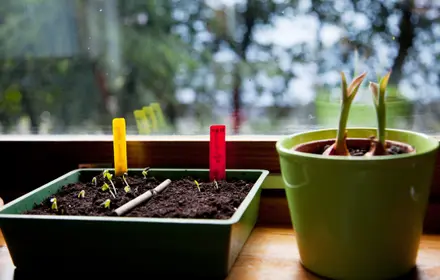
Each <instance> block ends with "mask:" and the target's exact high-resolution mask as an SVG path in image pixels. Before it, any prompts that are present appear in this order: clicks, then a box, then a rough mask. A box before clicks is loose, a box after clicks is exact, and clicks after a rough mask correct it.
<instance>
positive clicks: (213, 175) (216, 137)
mask: <svg viewBox="0 0 440 280" xmlns="http://www.w3.org/2000/svg"><path fill="white" fill-rule="evenodd" d="M209 135H210V139H209V178H210V180H211V181H214V180H224V179H226V139H225V137H226V126H225V125H211V127H210V133H209Z"/></svg>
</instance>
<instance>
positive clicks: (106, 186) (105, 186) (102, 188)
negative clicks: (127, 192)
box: [101, 183, 116, 198]
mask: <svg viewBox="0 0 440 280" xmlns="http://www.w3.org/2000/svg"><path fill="white" fill-rule="evenodd" d="M101 190H102V191H103V192H105V191H106V190H108V191H109V192H110V194H111V195H112V196H113V198H116V196H115V194H114V193H113V192H112V190H111V189H110V187H109V186H108V184H107V183H104V184H103V185H102V187H101Z"/></svg>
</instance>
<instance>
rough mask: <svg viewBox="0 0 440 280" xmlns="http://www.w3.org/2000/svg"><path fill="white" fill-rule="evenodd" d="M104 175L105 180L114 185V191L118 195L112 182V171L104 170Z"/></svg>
mask: <svg viewBox="0 0 440 280" xmlns="http://www.w3.org/2000/svg"><path fill="white" fill-rule="evenodd" d="M102 175H103V176H104V178H106V179H107V180H108V181H109V182H110V184H112V187H113V190H114V191H115V194H118V192H117V191H116V188H115V185H114V184H113V182H112V178H113V175H112V174H111V173H110V171H108V170H104V172H103V173H102Z"/></svg>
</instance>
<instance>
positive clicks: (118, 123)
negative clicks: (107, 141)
mask: <svg viewBox="0 0 440 280" xmlns="http://www.w3.org/2000/svg"><path fill="white" fill-rule="evenodd" d="M113 153H114V161H115V175H116V176H122V175H123V174H124V173H125V172H127V171H128V168H127V142H126V128H125V119H124V118H116V119H113Z"/></svg>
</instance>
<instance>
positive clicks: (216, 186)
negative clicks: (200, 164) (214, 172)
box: [214, 179, 218, 189]
mask: <svg viewBox="0 0 440 280" xmlns="http://www.w3.org/2000/svg"><path fill="white" fill-rule="evenodd" d="M214 186H215V188H216V189H218V184H217V181H216V180H215V179H214Z"/></svg>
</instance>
